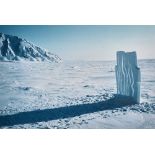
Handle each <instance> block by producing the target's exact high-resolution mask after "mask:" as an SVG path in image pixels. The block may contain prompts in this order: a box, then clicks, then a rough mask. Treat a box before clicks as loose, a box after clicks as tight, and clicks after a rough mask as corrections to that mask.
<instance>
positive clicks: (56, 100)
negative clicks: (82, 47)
mask: <svg viewBox="0 0 155 155" xmlns="http://www.w3.org/2000/svg"><path fill="white" fill-rule="evenodd" d="M138 63H139V66H140V68H141V74H142V81H141V103H140V104H137V105H132V106H125V107H122V108H114V109H112V108H111V107H110V106H109V109H105V103H107V101H109V100H110V99H111V98H112V97H113V96H114V94H115V93H116V91H117V90H116V87H115V86H116V80H115V72H113V70H114V66H115V64H116V62H114V61H96V62H95V61H88V62H87V61H86V62H84V61H79V62H63V63H47V62H44V63H42V62H0V79H1V80H0V120H4V117H3V116H6V118H11V119H13V121H14V122H10V125H6V126H1V127H0V128H155V121H154V120H155V93H154V92H155V80H154V79H155V74H154V72H155V60H141V61H139V62H138ZM100 102H101V104H99V103H100ZM79 105H80V106H79ZM89 105H90V106H89ZM106 105H107V104H106ZM84 107H86V108H84ZM93 107H94V108H93ZM59 108H60V109H59ZM79 108H80V109H81V110H80V111H78V110H77V109H79ZM58 110H60V111H59V112H58V113H57V115H54V114H53V115H52V113H53V112H54V113H55V112H56V111H58ZM67 112H68V113H67ZM32 114H33V115H32ZM42 114H43V115H42ZM20 116H21V117H20ZM27 116H28V118H29V119H30V117H32V118H31V119H30V120H29V119H27V120H25V119H23V118H26V117H27ZM69 116H70V117H69ZM71 116H74V117H71ZM56 117H57V119H53V118H56ZM17 118H20V119H17ZM50 118H51V119H50ZM11 119H9V120H10V121H11ZM0 123H1V121H0ZM7 123H9V122H7ZM11 124H12V125H11ZM0 125H2V124H0Z"/></svg>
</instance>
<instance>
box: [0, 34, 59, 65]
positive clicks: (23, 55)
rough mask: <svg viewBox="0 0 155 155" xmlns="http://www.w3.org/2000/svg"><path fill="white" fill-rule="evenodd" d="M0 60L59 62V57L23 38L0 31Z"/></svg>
mask: <svg viewBox="0 0 155 155" xmlns="http://www.w3.org/2000/svg"><path fill="white" fill-rule="evenodd" d="M0 60H1V61H20V60H29V61H50V62H60V61H61V59H60V58H59V57H58V56H57V55H55V54H52V53H50V52H47V51H46V50H45V49H41V48H40V47H37V46H35V45H34V44H32V43H30V42H28V41H27V40H25V39H21V38H18V37H16V36H11V35H6V34H3V33H0Z"/></svg>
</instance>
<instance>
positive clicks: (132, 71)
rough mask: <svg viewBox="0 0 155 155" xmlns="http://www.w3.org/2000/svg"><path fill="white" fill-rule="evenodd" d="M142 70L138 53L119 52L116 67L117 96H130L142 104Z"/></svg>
mask: <svg viewBox="0 0 155 155" xmlns="http://www.w3.org/2000/svg"><path fill="white" fill-rule="evenodd" d="M140 78H141V77H140V69H139V68H138V67H137V55H136V52H127V53H125V52H124V51H118V52H117V65H116V81H117V94H121V95H125V96H130V97H132V98H133V99H134V100H135V101H136V102H137V103H140Z"/></svg>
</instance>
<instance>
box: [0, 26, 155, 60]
mask: <svg viewBox="0 0 155 155" xmlns="http://www.w3.org/2000/svg"><path fill="white" fill-rule="evenodd" d="M0 32H2V33H6V34H10V35H16V36H19V37H22V38H25V39H27V40H28V41H31V42H32V43H34V44H36V45H38V46H40V47H42V48H45V49H47V50H48V51H50V52H52V53H55V54H57V55H58V56H59V57H61V58H62V59H64V60H114V59H116V51H119V50H123V51H128V52H130V51H136V52H137V56H138V59H147V58H149V59H153V58H155V26H119V25H118V26H115V25H114V26H108V25H107V26H93V25H92V26H89V25H86V26H71V25H70V26H67V25H66V26H61V25H60V26H37V25H36V26H0Z"/></svg>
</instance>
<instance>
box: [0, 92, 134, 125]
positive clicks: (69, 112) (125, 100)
mask: <svg viewBox="0 0 155 155" xmlns="http://www.w3.org/2000/svg"><path fill="white" fill-rule="evenodd" d="M133 104H136V103H135V102H133V100H132V99H131V98H129V97H126V96H120V95H115V96H114V97H113V98H111V99H109V100H106V101H102V102H98V103H92V104H80V105H72V106H66V107H59V108H54V109H43V110H34V111H28V112H20V113H17V114H13V115H6V116H0V127H3V126H13V125H18V124H26V123H36V122H42V121H45V122H46V121H50V120H57V119H63V118H69V117H75V116H79V115H82V114H88V113H94V112H98V111H103V110H112V109H115V108H121V107H124V106H128V105H133Z"/></svg>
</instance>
